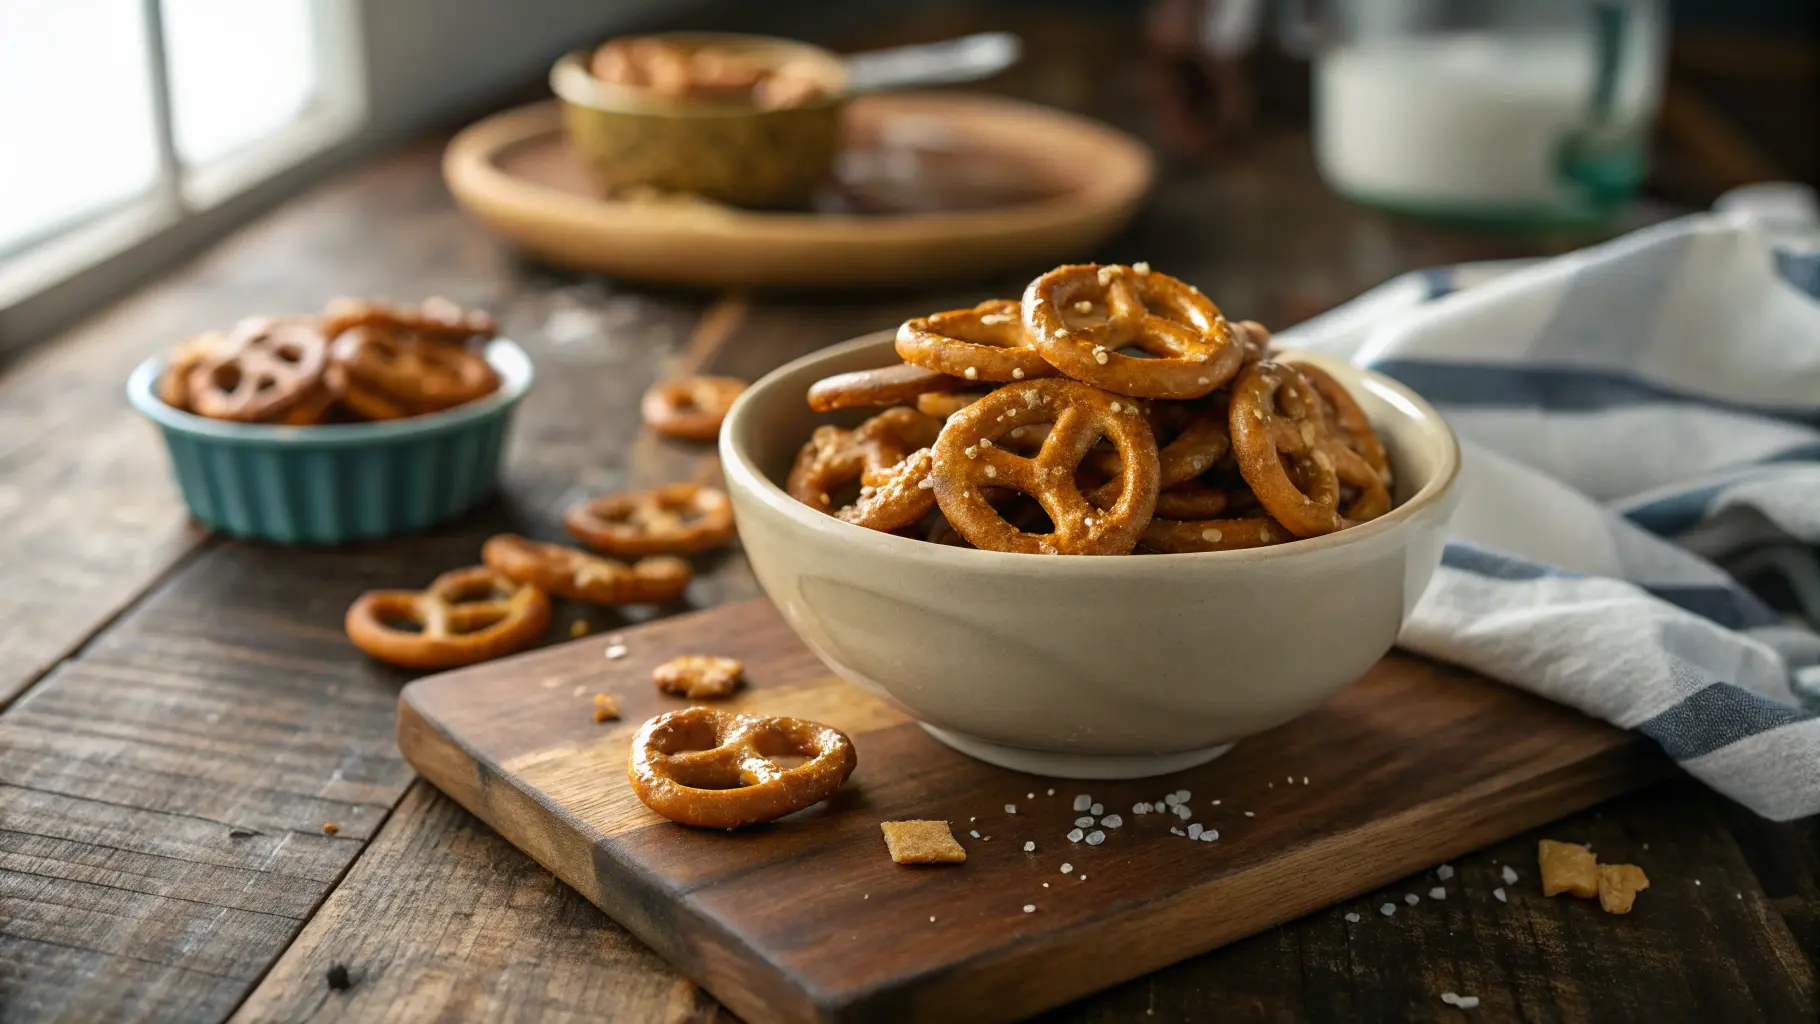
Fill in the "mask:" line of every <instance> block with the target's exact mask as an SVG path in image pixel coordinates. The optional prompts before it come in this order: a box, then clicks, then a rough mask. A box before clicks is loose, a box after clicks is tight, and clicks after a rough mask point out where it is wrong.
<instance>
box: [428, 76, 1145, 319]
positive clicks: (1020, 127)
mask: <svg viewBox="0 0 1820 1024" xmlns="http://www.w3.org/2000/svg"><path fill="white" fill-rule="evenodd" d="M845 118H846V121H845V136H846V148H845V150H844V151H843V152H842V154H841V156H840V158H839V160H838V168H837V172H836V180H835V182H834V183H833V184H832V185H830V186H829V188H827V189H826V190H824V193H823V194H822V195H821V196H819V197H818V198H817V200H816V203H815V207H814V208H813V209H810V210H805V211H802V212H783V213H775V212H773V213H764V212H754V211H747V210H739V209H734V208H731V207H725V206H718V205H714V204H710V203H706V202H702V201H698V200H689V199H683V198H666V199H615V198H611V197H609V196H608V194H607V191H606V189H605V188H603V187H602V185H601V184H600V182H599V181H598V180H597V179H596V178H595V176H594V174H593V172H592V170H591V169H590V168H589V167H588V166H587V165H586V164H585V163H584V162H583V161H582V160H581V158H580V157H579V156H578V155H577V154H575V153H574V152H573V151H572V150H571V149H570V148H569V146H568V144H567V142H566V141H565V140H564V137H563V131H562V124H561V117H560V113H559V110H558V108H557V106H556V104H554V103H540V104H536V105H533V106H529V107H522V108H520V109H517V110H512V111H508V112H506V113H503V114H498V115H496V116H494V117H490V118H488V119H486V120H484V121H481V122H480V123H478V124H475V125H473V126H471V127H469V128H468V129H466V130H465V131H463V132H462V133H461V134H459V135H457V136H456V137H455V139H454V140H453V141H452V142H450V143H449V148H448V151H447V153H446V154H445V155H444V157H443V177H444V178H445V179H446V180H447V182H448V185H449V188H450V190H451V191H452V192H453V193H454V194H455V198H456V200H457V201H459V202H460V203H461V204H462V205H463V206H464V207H466V208H467V209H468V211H469V212H471V213H472V214H473V215H474V216H476V217H478V218H479V219H480V220H481V221H483V222H485V223H486V224H487V225H488V226H489V227H491V228H493V229H494V230H496V231H498V232H499V233H500V234H502V235H505V236H506V237H508V238H511V239H513V240H514V241H516V242H518V243H519V244H521V245H523V246H524V247H525V248H527V249H529V250H530V251H531V252H533V253H535V254H537V255H538V256H541V257H543V258H545V259H548V260H551V261H553V262H556V263H561V264H565V265H570V266H576V267H582V268H585V269H590V270H598V271H602V272H604V273H607V274H612V275H615V276H619V277H629V278H637V279H642V280H650V281H663V282H668V283H675V284H690V285H707V286H713V287H732V286H800V287H816V288H830V287H833V288H840V287H853V286H877V285H886V286H889V285H901V284H918V283H927V282H931V281H939V280H957V279H961V278H965V277H967V276H969V275H978V274H981V273H988V272H992V271H996V270H1003V269H1005V268H1008V267H1018V266H1022V265H1032V266H1034V265H1039V264H1040V265H1053V264H1055V263H1058V262H1065V261H1067V260H1068V259H1069V258H1071V257H1076V256H1081V255H1084V254H1085V253H1086V252H1087V251H1088V250H1090V249H1091V248H1092V247H1093V246H1094V245H1095V244H1097V243H1098V242H1100V241H1101V240H1103V239H1104V238H1106V237H1107V236H1109V235H1111V234H1112V233H1113V232H1114V231H1117V230H1118V229H1119V228H1120V227H1122V226H1123V225H1124V224H1125V222H1126V221H1127V220H1129V219H1130V218H1131V215H1132V214H1133V213H1134V212H1136V210H1137V207H1138V205H1139V203H1140V202H1141V201H1142V199H1143V197H1144V193H1145V192H1146V191H1147V190H1148V188H1149V187H1150V182H1151V179H1152V176H1153V174H1154V170H1153V166H1152V159H1151V155H1150V151H1149V150H1148V149H1146V148H1145V147H1144V145H1143V144H1142V143H1140V142H1138V141H1137V140H1136V139H1134V138H1132V137H1130V136H1128V135H1125V134H1124V133H1122V132H1118V131H1116V130H1114V129H1112V128H1109V127H1106V126H1105V125H1102V124H1099V123H1097V122H1094V121H1090V120H1087V119H1085V118H1081V117H1077V116H1074V115H1072V114H1065V113H1062V112H1060V111H1057V110H1052V109H1050V108H1047V107H1040V106H1036V105H1034V104H1029V103H1021V102H1018V101H1015V100H1008V99H1000V98H997V97H991V96H982V95H973V94H967V93H954V92H940V93H894V94H888V95H879V96H863V97H860V98H858V99H855V100H854V101H853V102H851V103H850V104H848V106H847V109H846V111H845Z"/></svg>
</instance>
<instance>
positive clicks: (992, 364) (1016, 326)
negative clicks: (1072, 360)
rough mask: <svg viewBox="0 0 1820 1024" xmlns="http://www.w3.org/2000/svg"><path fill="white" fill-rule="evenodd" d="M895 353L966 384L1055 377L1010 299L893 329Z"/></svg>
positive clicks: (991, 301) (936, 314)
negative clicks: (970, 382) (1038, 351)
mask: <svg viewBox="0 0 1820 1024" xmlns="http://www.w3.org/2000/svg"><path fill="white" fill-rule="evenodd" d="M897 354H898V355H899V356H900V357H902V359H903V360H904V362H906V363H913V364H915V365H917V366H921V367H924V368H925V369H930V370H937V371H939V372H941V373H946V374H949V375H951V376H955V377H960V378H962V379H965V380H996V381H1012V380H1035V379H1037V378H1039V377H1053V376H1055V375H1056V369H1055V367H1053V366H1050V365H1049V364H1048V363H1046V362H1044V361H1043V357H1042V356H1041V355H1039V354H1037V351H1036V348H1035V347H1034V345H1032V343H1031V341H1030V337H1029V335H1026V334H1025V333H1024V324H1023V318H1022V314H1021V313H1020V312H1019V305H1018V303H1017V302H1015V301H1013V300H1011V299H988V300H987V301H985V302H982V303H980V304H979V305H977V306H974V307H973V308H972V309H951V310H948V311H947V312H945V313H935V314H931V315H930V316H919V317H915V318H913V319H910V320H906V321H904V325H903V326H902V327H899V328H898V329H897Z"/></svg>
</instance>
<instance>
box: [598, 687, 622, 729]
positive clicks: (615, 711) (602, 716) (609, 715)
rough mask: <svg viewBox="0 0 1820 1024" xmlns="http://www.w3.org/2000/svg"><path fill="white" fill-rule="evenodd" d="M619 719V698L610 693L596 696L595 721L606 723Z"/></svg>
mask: <svg viewBox="0 0 1820 1024" xmlns="http://www.w3.org/2000/svg"><path fill="white" fill-rule="evenodd" d="M618 717H619V698H618V697H615V696H613V695H612V694H610V693H597V694H595V695H594V720H595V721H596V722H605V721H608V720H609V719H614V718H618Z"/></svg>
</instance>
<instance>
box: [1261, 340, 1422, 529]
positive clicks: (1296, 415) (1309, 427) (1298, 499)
mask: <svg viewBox="0 0 1820 1024" xmlns="http://www.w3.org/2000/svg"><path fill="white" fill-rule="evenodd" d="M1231 427H1232V450H1233V454H1234V455H1235V456H1236V457H1237V459H1238V463H1239V472H1240V473H1241V474H1242V475H1243V476H1244V478H1245V482H1246V483H1247V484H1248V485H1250V487H1251V490H1252V492H1253V493H1254V494H1256V495H1257V499H1258V501H1259V503H1261V504H1262V505H1263V506H1264V509H1265V511H1267V512H1269V513H1270V515H1271V517H1272V518H1274V519H1276V521H1277V522H1278V523H1281V524H1282V525H1283V527H1284V528H1285V529H1287V530H1288V531H1289V532H1290V533H1293V534H1295V535H1296V536H1298V537H1317V536H1320V535H1321V534H1325V533H1332V532H1334V531H1335V530H1339V529H1343V528H1344V527H1345V526H1346V525H1347V522H1346V520H1347V518H1351V519H1353V520H1354V521H1359V520H1364V519H1371V518H1375V517H1376V516H1379V515H1382V514H1384V512H1385V511H1387V510H1388V509H1389V507H1390V497H1389V493H1388V492H1387V491H1386V490H1385V488H1384V481H1383V479H1382V478H1381V477H1379V476H1378V474H1377V473H1376V472H1374V471H1373V470H1372V468H1371V467H1370V466H1369V465H1368V464H1367V463H1366V462H1365V460H1364V459H1363V458H1361V457H1360V456H1359V455H1358V454H1357V453H1355V452H1354V451H1353V450H1352V449H1351V448H1348V447H1347V446H1346V445H1345V444H1344V443H1343V442H1342V441H1341V440H1340V439H1339V438H1338V436H1337V435H1335V434H1334V432H1333V431H1332V430H1331V429H1330V428H1329V426H1328V423H1327V416H1326V413H1325V411H1324V409H1323V406H1322V399H1321V396H1320V393H1319V392H1317V391H1316V390H1315V387H1314V385H1313V384H1312V383H1310V382H1309V379H1308V378H1307V377H1305V376H1303V375H1302V374H1301V373H1300V372H1299V371H1297V370H1296V369H1295V368H1294V367H1291V366H1288V365H1285V364H1283V363H1275V362H1270V361H1264V362H1258V363H1253V364H1251V365H1250V366H1247V367H1245V369H1244V371H1243V372H1241V373H1240V374H1239V377H1238V380H1237V381H1236V382H1234V384H1233V388H1232V420H1231ZM1286 460H1287V465H1286V464H1285V462H1286ZM1341 484H1345V485H1346V486H1348V487H1352V488H1357V489H1358V491H1359V496H1358V498H1357V499H1355V500H1354V501H1353V503H1352V504H1351V506H1350V507H1348V509H1347V510H1346V516H1344V517H1343V516H1342V515H1341V514H1340V500H1341V494H1340V486H1341Z"/></svg>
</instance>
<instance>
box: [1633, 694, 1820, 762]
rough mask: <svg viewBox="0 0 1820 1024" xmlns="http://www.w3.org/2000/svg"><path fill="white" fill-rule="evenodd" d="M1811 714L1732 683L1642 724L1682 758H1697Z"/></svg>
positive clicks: (1693, 697)
mask: <svg viewBox="0 0 1820 1024" xmlns="http://www.w3.org/2000/svg"><path fill="white" fill-rule="evenodd" d="M1806 717H1807V716H1805V715H1803V714H1801V712H1799V711H1796V710H1795V709H1793V708H1791V707H1788V706H1787V705H1784V704H1778V703H1776V702H1775V701H1773V700H1770V699H1768V698H1767V697H1759V696H1757V695H1756V694H1754V693H1752V692H1750V691H1749V690H1746V689H1743V688H1741V687H1738V686H1734V685H1732V684H1731V683H1713V684H1712V685H1710V686H1707V687H1704V688H1703V689H1700V690H1697V691H1695V692H1694V693H1693V694H1691V695H1690V696H1688V697H1685V698H1683V699H1682V700H1681V701H1679V702H1678V703H1676V704H1675V705H1674V706H1673V707H1671V708H1669V709H1668V710H1667V711H1664V712H1662V713H1661V714H1658V715H1656V716H1655V717H1654V718H1651V719H1648V720H1646V721H1644V722H1642V723H1640V724H1639V725H1638V726H1637V731H1638V732H1640V733H1642V734H1644V735H1645V736H1648V737H1649V738H1650V739H1652V740H1655V741H1656V742H1657V743H1659V744H1661V745H1662V749H1663V750H1665V751H1667V752H1668V756H1670V757H1672V758H1674V759H1675V760H1677V761H1691V760H1693V759H1694V758H1696V757H1703V756H1705V755H1707V754H1710V753H1712V752H1713V751H1715V750H1718V749H1720V748H1722V747H1728V746H1730V745H1731V744H1733V743H1736V742H1738V741H1739V740H1742V739H1749V738H1750V737H1752V736H1756V735H1759V734H1761V733H1766V732H1768V731H1770V730H1771V729H1776V728H1780V727H1782V726H1785V725H1792V724H1794V723H1796V722H1799V721H1802V720H1803V719H1805V718H1806Z"/></svg>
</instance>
